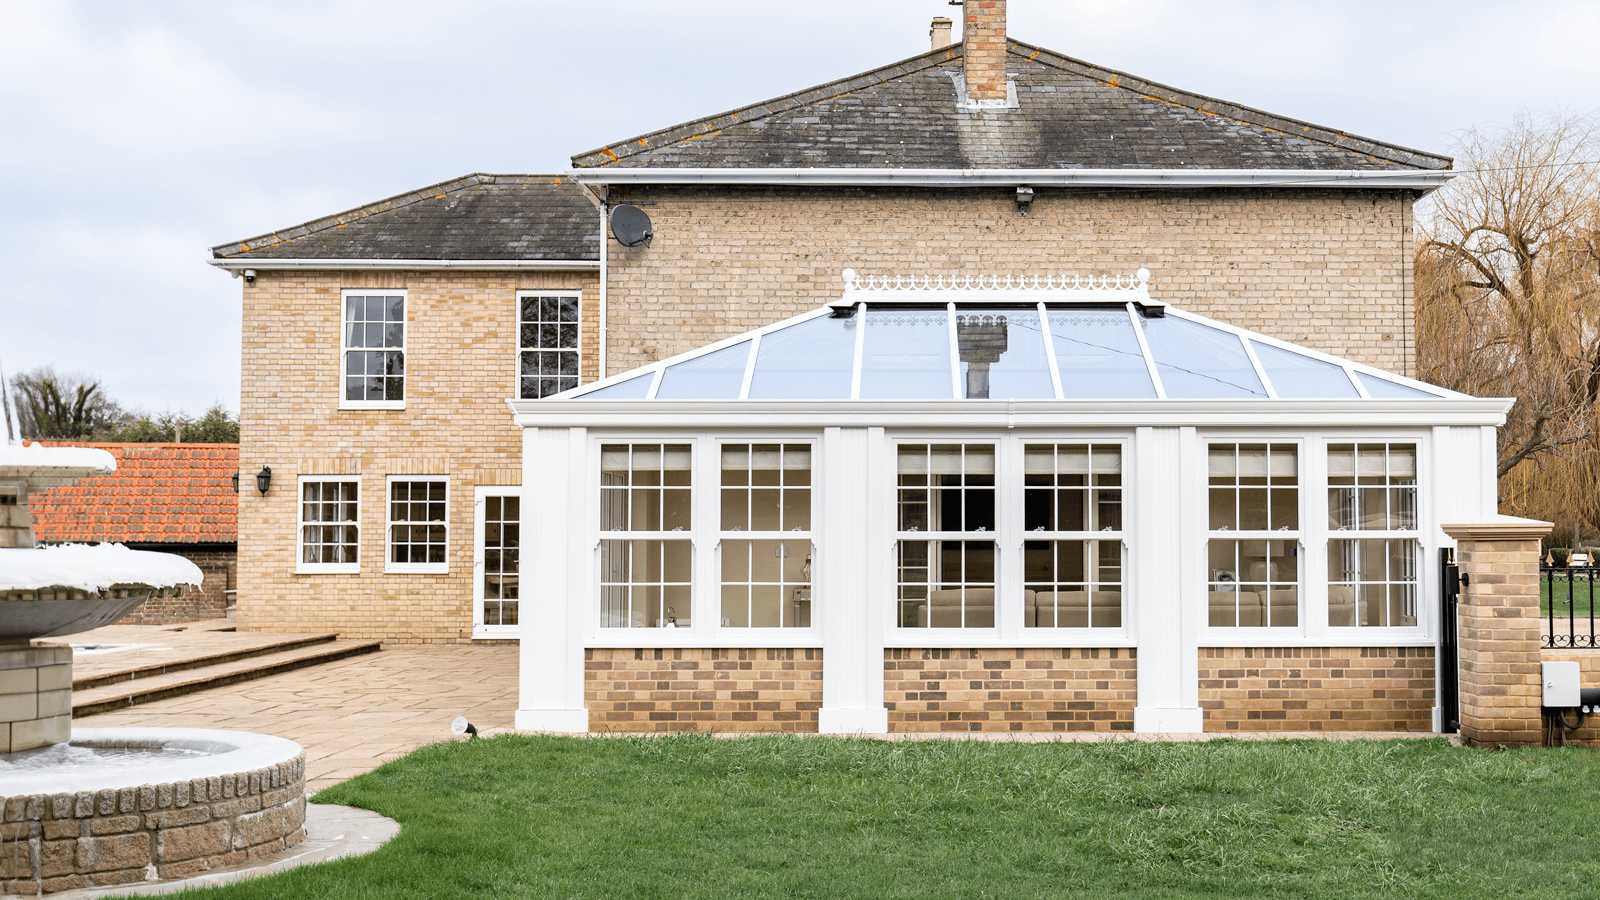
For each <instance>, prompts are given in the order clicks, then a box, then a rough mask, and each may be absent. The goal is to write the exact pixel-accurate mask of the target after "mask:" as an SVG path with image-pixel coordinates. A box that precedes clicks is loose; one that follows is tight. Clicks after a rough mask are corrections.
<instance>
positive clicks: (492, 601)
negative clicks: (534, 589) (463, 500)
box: [479, 496, 522, 625]
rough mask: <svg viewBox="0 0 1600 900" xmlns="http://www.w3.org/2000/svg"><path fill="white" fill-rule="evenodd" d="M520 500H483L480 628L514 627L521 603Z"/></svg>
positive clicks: (503, 497)
mask: <svg viewBox="0 0 1600 900" xmlns="http://www.w3.org/2000/svg"><path fill="white" fill-rule="evenodd" d="M521 534H522V498H521V497H509V496H488V497H485V498H483V546H482V547H481V548H480V550H481V552H482V553H483V569H482V574H481V575H480V576H479V577H480V578H482V585H481V588H482V592H483V622H482V624H484V625H515V624H517V604H518V603H519V601H520V599H521V590H520V589H521V585H520V584H519V581H520V578H519V575H520V573H521V563H522V560H521Z"/></svg>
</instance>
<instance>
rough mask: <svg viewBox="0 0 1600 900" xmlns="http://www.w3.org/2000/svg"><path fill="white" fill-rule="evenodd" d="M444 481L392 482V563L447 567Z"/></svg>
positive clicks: (390, 509) (390, 506) (446, 519)
mask: <svg viewBox="0 0 1600 900" xmlns="http://www.w3.org/2000/svg"><path fill="white" fill-rule="evenodd" d="M445 493H446V486H445V482H444V481H434V480H426V481H423V480H418V481H391V482H389V564H390V565H391V566H399V567H403V566H443V565H445V564H446V562H447V558H446V550H447V549H448V542H447V540H446V536H447V531H448V525H447V524H446V523H447V521H448V517H447V515H446V507H447V504H446V497H445Z"/></svg>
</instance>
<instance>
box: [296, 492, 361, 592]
mask: <svg viewBox="0 0 1600 900" xmlns="http://www.w3.org/2000/svg"><path fill="white" fill-rule="evenodd" d="M359 492H360V483H359V482H358V481H355V480H331V479H330V480H324V479H307V480H303V481H301V482H300V565H301V567H302V568H319V569H322V568H328V569H332V568H335V567H337V568H342V569H344V570H346V571H355V569H356V566H357V565H358V563H359V559H358V557H357V555H356V554H357V550H358V549H359V547H360V525H359V524H358V521H359V520H358V518H357V512H356V510H357V497H358V495H359Z"/></svg>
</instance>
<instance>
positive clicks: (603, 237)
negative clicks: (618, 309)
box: [596, 200, 611, 381]
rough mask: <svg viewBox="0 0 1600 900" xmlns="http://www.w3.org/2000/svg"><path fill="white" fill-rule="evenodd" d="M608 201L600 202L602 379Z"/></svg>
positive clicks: (603, 368) (603, 366) (603, 374)
mask: <svg viewBox="0 0 1600 900" xmlns="http://www.w3.org/2000/svg"><path fill="white" fill-rule="evenodd" d="M606 205H607V204H606V201H604V200H602V201H600V373H599V374H600V377H599V378H598V379H596V380H597V381H603V380H605V377H606V250H607V249H608V247H609V245H610V244H611V241H610V240H609V239H608V238H607V237H606Z"/></svg>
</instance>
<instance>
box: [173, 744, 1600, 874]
mask: <svg viewBox="0 0 1600 900" xmlns="http://www.w3.org/2000/svg"><path fill="white" fill-rule="evenodd" d="M317 800H318V801H319V802H330V803H345V804H351V805H354V806H362V807H366V808H368V809H373V810H377V811H378V812H381V813H383V814H384V815H387V816H391V817H393V818H395V819H398V820H399V821H400V823H401V825H402V829H401V832H400V835H399V836H398V837H396V838H395V839H394V840H393V841H391V842H390V843H389V844H387V845H386V846H385V847H384V848H383V849H382V850H379V851H378V852H376V853H373V854H370V855H368V856H365V857H360V858H355V859H346V860H339V861H336V862H332V863H322V864H318V865H312V866H306V867H303V868H300V869H296V870H293V871H289V872H285V873H282V874H279V875H273V876H269V877H266V878H261V879H256V880H252V881H246V882H241V883H238V884H235V885H230V886H227V887H223V888H217V889H213V890H211V891H209V892H203V893H202V894H199V895H196V896H203V897H205V898H207V900H218V898H247V897H249V898H256V897H259V898H284V897H293V898H315V897H329V898H333V897H337V898H342V900H360V898H375V897H394V898H402V897H403V898H417V900H421V898H429V897H439V898H448V897H551V898H568V897H605V898H635V897H640V898H642V897H671V898H679V897H688V898H720V897H784V898H790V897H816V898H849V897H860V898H873V900H882V898H902V897H904V898H917V900H928V898H979V897H1020V898H1034V897H1219V898H1222V897H1227V898H1244V897H1440V898H1452V900H1459V898H1466V897H1495V898H1503V897H1516V896H1519V895H1520V896H1525V897H1530V898H1532V897H1540V898H1547V897H1593V896H1596V894H1597V893H1600V852H1596V846H1595V839H1594V831H1595V826H1596V824H1597V823H1600V754H1596V753H1594V752H1592V751H1589V750H1584V749H1578V748H1570V747H1569V748H1564V749H1560V750H1530V751H1511V752H1490V751H1484V750H1472V749H1461V748H1456V747H1451V746H1450V745H1449V744H1448V743H1447V742H1446V741H1444V740H1442V739H1439V740H1415V741H1385V742H1371V741H1348V742H1334V741H1275V742H1256V741H1231V740H1219V741H1211V742H1207V743H1193V744H1153V743H1144V742H1136V741H1120V742H1114V743H1093V744H1070V743H1058V744H1021V743H983V742H977V741H919V742H905V743H888V742H878V741H869V740H851V739H819V738H785V737H759V738H747V739H739V740H721V739H717V738H711V737H705V736H698V735H687V736H678V737H669V738H654V739H652V738H591V739H583V738H558V737H539V736H518V735H505V736H501V737H495V738H490V739H480V740H475V741H470V742H454V743H442V744H435V745H432V746H429V747H424V748H422V749H421V750H418V751H417V752H415V753H413V754H411V755H410V756H407V757H405V758H404V759H400V760H397V761H395V762H392V763H389V764H388V765H385V766H383V767H382V768H380V769H377V770H376V771H374V772H371V773H369V774H366V775H363V776H361V777H359V778H354V779H351V780H350V781H347V782H345V783H343V784H340V785H338V786H336V787H333V788H330V789H328V790H325V791H323V792H322V793H320V794H319V795H317ZM185 896H190V895H187V894H186V895H185Z"/></svg>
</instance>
